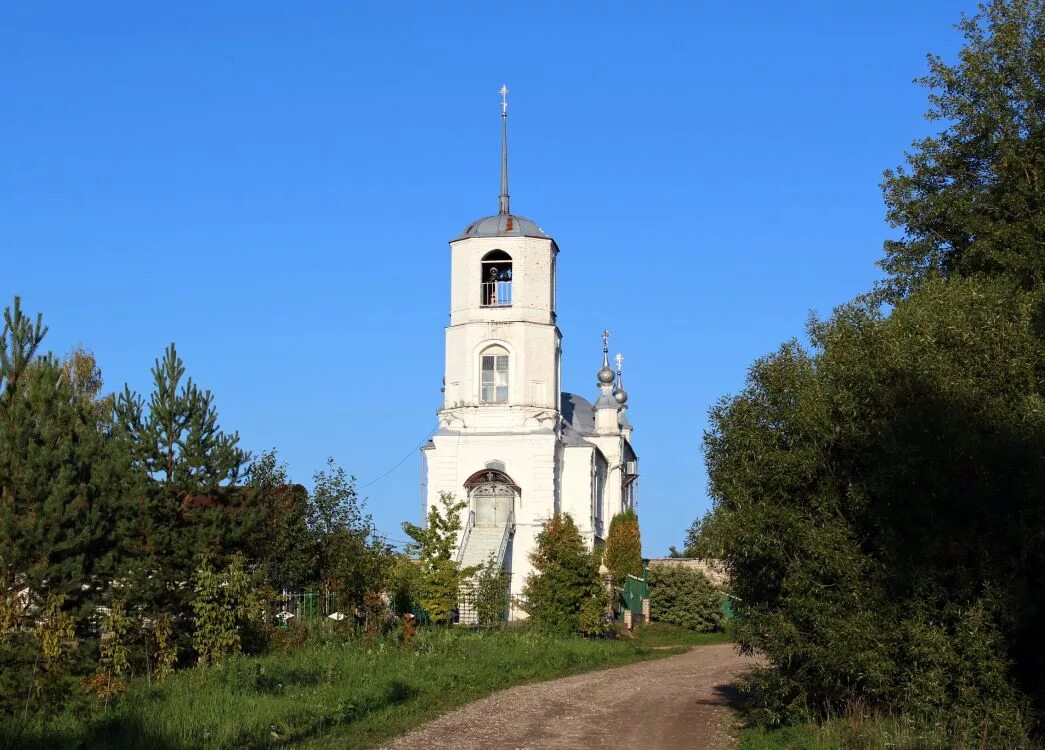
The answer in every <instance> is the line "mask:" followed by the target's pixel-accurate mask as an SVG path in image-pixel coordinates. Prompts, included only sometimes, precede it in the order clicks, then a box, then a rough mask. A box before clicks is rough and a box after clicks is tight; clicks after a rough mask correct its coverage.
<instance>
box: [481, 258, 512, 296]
mask: <svg viewBox="0 0 1045 750" xmlns="http://www.w3.org/2000/svg"><path fill="white" fill-rule="evenodd" d="M480 299H481V300H482V305H483V307H504V306H505V305H510V304H512V256H510V255H509V254H508V253H506V252H505V251H504V250H491V251H490V252H488V253H487V254H486V255H484V256H483V260H482V275H481V278H480Z"/></svg>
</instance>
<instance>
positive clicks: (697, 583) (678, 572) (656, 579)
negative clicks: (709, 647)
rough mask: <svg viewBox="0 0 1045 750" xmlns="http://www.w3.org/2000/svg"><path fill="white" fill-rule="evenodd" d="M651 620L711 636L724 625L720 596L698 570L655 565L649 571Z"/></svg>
mask: <svg viewBox="0 0 1045 750" xmlns="http://www.w3.org/2000/svg"><path fill="white" fill-rule="evenodd" d="M649 597H650V617H651V618H652V619H653V621H654V622H670V623H672V624H674V625H678V626H680V627H683V628H687V629H689V630H696V631H698V632H701V633H710V632H711V631H713V630H721V629H722V628H723V627H724V626H725V617H724V616H723V614H722V594H721V593H720V592H719V591H718V590H716V589H715V586H714V585H713V584H712V583H711V580H710V579H709V578H708V577H707V576H706V575H704V573H703V572H701V571H699V570H694V569H693V568H683V567H680V566H674V565H654V566H653V567H651V568H650V571H649Z"/></svg>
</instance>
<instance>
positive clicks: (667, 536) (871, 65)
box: [0, 1, 972, 555]
mask: <svg viewBox="0 0 1045 750" xmlns="http://www.w3.org/2000/svg"><path fill="white" fill-rule="evenodd" d="M648 5H649V6H650V7H648V8H646V9H643V10H639V9H638V8H637V6H634V5H632V6H625V5H624V4H612V5H611V4H598V5H596V4H585V5H581V4H563V3H548V4H534V3H528V4H525V5H509V4H506V3H483V4H470V5H457V6H455V7H454V8H452V9H450V8H447V9H442V10H433V4H430V3H424V4H418V5H414V6H411V5H409V4H402V3H397V4H388V3H382V4H377V3H370V4H362V3H359V4H349V3H333V2H331V3H308V4H304V3H275V2H257V1H255V2H250V3H247V2H241V3H235V2H227V3H220V4H219V3H209V4H204V3H179V4H168V7H161V5H159V4H153V3H130V2H128V3H106V2H100V3H90V4H87V3H64V4H63V3H51V4H46V5H45V4H41V3H23V4H15V3H6V4H4V5H3V6H2V7H0V89H2V92H3V101H4V107H3V110H2V113H0V303H2V304H7V303H8V302H9V300H10V299H11V298H12V297H13V295H15V294H19V295H21V296H22V297H23V304H24V306H25V307H26V308H27V309H28V310H30V311H34V312H35V311H43V312H44V315H45V319H46V322H47V323H48V324H49V325H50V329H51V332H50V334H49V336H48V345H49V348H51V349H52V350H54V351H56V352H65V351H68V350H69V349H71V348H72V347H74V346H75V345H77V344H83V345H84V346H86V347H88V348H90V349H92V350H93V351H94V352H95V354H96V356H97V357H98V359H99V361H100V363H101V365H102V368H103V371H104V375H105V379H106V384H107V386H108V387H110V388H113V389H117V388H121V387H122V385H123V383H125V382H126V383H129V384H130V385H131V386H132V387H133V388H136V389H138V390H142V391H145V390H147V389H148V387H149V384H150V376H149V368H150V366H151V365H152V362H153V360H154V359H155V357H156V356H158V355H159V354H160V353H161V352H162V350H163V348H164V347H165V346H166V345H167V343H168V342H171V341H174V342H176V343H177V346H178V349H179V352H180V353H181V354H182V356H183V357H184V359H185V361H186V364H187V367H188V371H189V373H190V374H191V375H192V376H193V377H194V379H195V380H196V381H197V382H198V383H200V384H201V385H203V386H205V387H208V388H211V389H212V390H213V391H214V392H215V394H216V398H217V403H218V407H219V410H220V414H221V419H222V423H223V425H224V426H225V427H226V428H230V429H235V430H238V431H239V433H240V436H241V440H242V443H243V445H244V446H245V447H246V448H248V449H250V450H254V451H257V450H261V449H265V448H269V447H276V448H277V449H278V450H279V453H280V455H281V456H282V457H283V458H284V459H285V460H286V461H287V462H288V463H289V465H290V469H291V473H292V475H293V477H294V478H295V479H296V480H298V481H302V482H305V483H310V482H311V475H312V473H313V472H314V471H315V470H316V469H319V468H321V467H322V465H323V463H324V460H325V458H326V456H328V455H332V456H334V457H335V459H336V460H337V461H338V462H339V463H341V464H342V465H344V466H345V467H346V469H347V470H348V471H350V472H352V473H353V474H355V475H356V476H357V477H358V478H359V480H360V484H361V485H367V484H369V483H370V482H371V481H372V480H374V479H375V478H376V477H378V476H380V475H381V474H383V473H385V472H386V471H388V470H389V469H391V468H392V467H393V466H395V465H396V464H397V462H399V461H400V460H402V459H404V457H408V458H407V459H406V460H405V461H404V462H403V463H402V465H401V466H399V468H398V469H396V470H395V471H393V472H392V473H390V474H389V475H388V476H387V477H385V478H384V479H381V480H380V481H377V482H374V483H373V484H370V485H369V486H367V487H366V488H365V490H364V494H365V495H366V496H367V497H368V498H369V501H368V508H369V510H370V511H371V512H372V513H373V515H374V517H375V519H376V521H377V522H378V525H379V526H380V528H381V529H382V530H383V531H384V532H385V533H386V534H388V535H389V536H390V537H392V538H395V539H402V538H403V535H402V532H401V531H400V530H399V522H400V521H402V520H404V519H410V520H417V517H418V515H419V513H420V487H419V480H420V477H419V473H420V468H419V458H418V455H417V451H416V450H415V448H416V447H417V445H418V444H419V443H420V442H421V440H422V438H423V437H424V436H425V435H426V434H427V433H428V432H429V430H430V429H431V428H432V427H433V426H434V424H435V410H436V409H437V408H438V406H439V400H440V392H439V388H440V379H441V377H442V368H443V326H444V325H445V324H446V322H447V315H448V297H449V288H448V281H449V249H448V245H447V242H448V241H449V240H450V239H452V238H453V237H455V236H456V235H457V234H458V233H459V232H460V230H461V229H462V228H463V227H464V226H465V225H467V224H468V223H469V222H470V221H472V220H474V219H476V218H478V217H480V216H484V215H487V214H490V213H495V212H496V205H497V203H496V201H497V193H498V180H499V175H498V166H499V165H498V158H499V155H498V149H499V138H500V133H499V97H498V95H497V90H498V88H499V87H500V85H501V84H502V83H504V82H506V83H507V84H508V85H509V87H510V88H511V91H512V93H511V96H510V107H511V120H510V130H511V134H510V138H511V156H512V163H511V194H512V208H513V210H514V211H515V212H516V213H518V214H521V215H524V216H529V217H530V218H533V219H534V220H536V221H537V222H538V223H539V224H540V225H541V226H542V227H543V228H544V229H545V230H546V231H548V232H549V233H550V234H551V235H552V236H554V237H555V239H556V240H557V242H558V244H559V247H560V249H561V253H560V256H559V273H560V276H559V322H560V326H561V328H562V332H563V336H564V347H565V355H564V364H563V379H564V386H565V387H566V388H567V389H568V390H571V391H575V392H578V393H581V394H584V395H587V396H589V397H591V396H593V395H594V394H595V393H596V388H595V373H596V370H597V369H598V366H599V364H600V347H601V342H600V340H599V332H600V331H601V330H602V329H603V328H604V327H608V328H609V329H610V330H611V331H612V332H613V338H612V341H611V347H612V349H613V351H614V352H616V351H622V352H623V353H624V355H625V382H626V385H627V388H628V391H629V393H630V394H631V398H630V405H631V410H630V417H631V420H632V422H633V423H634V424H635V426H636V432H635V435H634V439H635V442H636V446H637V448H638V451H639V453H640V456H641V458H642V478H641V480H640V482H641V485H640V494H639V510H640V518H641V522H642V533H643V537H644V551H645V553H646V554H647V555H660V554H664V553H665V552H666V551H667V548H668V545H670V544H679V543H680V542H681V540H682V537H683V534H684V531H685V529H686V527H687V526H688V525H689V524H690V522H691V521H692V520H693V519H694V518H696V517H698V516H700V515H702V514H703V513H704V511H705V510H706V509H707V508H708V507H709V500H708V498H707V494H706V484H707V476H706V473H705V470H704V465H703V461H702V457H701V451H700V446H701V437H702V434H703V431H704V430H705V428H706V426H707V411H708V408H709V407H710V406H711V405H713V404H714V403H715V402H716V401H717V400H718V399H719V398H721V397H722V396H724V395H726V394H729V393H735V392H736V391H738V390H739V389H740V388H741V387H742V385H743V382H744V376H745V372H746V370H747V368H748V366H749V365H750V364H751V363H752V361H753V360H754V359H756V358H757V357H759V356H761V355H763V354H765V353H767V352H769V351H771V350H773V349H775V348H776V347H777V346H778V345H779V344H780V343H781V342H782V341H784V340H785V339H787V338H789V337H792V336H796V335H801V334H802V331H803V326H804V323H805V321H806V319H807V317H808V315H809V312H810V311H811V310H812V311H816V312H818V313H820V314H828V313H829V312H830V310H831V309H832V308H833V307H834V306H835V305H838V304H839V303H841V302H844V301H845V300H847V299H849V298H851V297H852V296H854V295H856V294H858V293H860V292H862V291H865V290H866V289H868V288H869V287H870V285H871V284H872V282H873V280H874V279H875V278H876V277H877V275H878V272H877V269H876V267H875V266H874V263H875V261H876V260H877V259H878V258H879V257H880V255H881V243H882V240H883V239H884V238H885V237H886V236H888V235H889V233H890V232H891V230H890V229H889V227H888V226H887V225H886V223H885V221H884V208H883V205H882V200H881V194H880V191H879V189H878V183H879V182H880V179H881V173H882V170H883V169H885V168H888V167H893V166H895V165H897V164H899V163H900V162H901V161H902V159H903V152H904V149H905V148H907V147H908V146H909V144H910V143H911V141H912V140H913V139H914V138H916V137H918V136H919V135H922V134H925V133H927V132H929V125H928V124H927V123H926V122H925V121H924V120H923V119H922V115H923V113H924V111H925V108H926V100H925V92H924V91H923V90H922V89H921V88H919V87H917V86H914V85H912V83H911V81H912V79H913V78H915V77H917V76H919V75H922V74H923V73H924V72H925V68H926V65H925V55H926V53H928V52H935V53H939V54H942V55H944V57H945V58H950V59H953V57H954V54H955V52H956V50H957V49H958V47H959V46H960V38H959V36H958V34H957V32H955V31H954V29H953V24H954V23H955V22H956V21H957V20H958V18H959V14H960V12H961V11H962V10H967V11H968V10H971V9H972V4H971V3H967V2H959V3H944V2H935V3H930V2H925V3H911V2H903V3H900V2H882V3H867V4H853V3H811V4H810V3H794V4H792V3H765V4H747V3H708V2H701V3H678V4H659V3H657V4H648ZM567 6H568V7H567Z"/></svg>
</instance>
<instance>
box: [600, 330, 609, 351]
mask: <svg viewBox="0 0 1045 750" xmlns="http://www.w3.org/2000/svg"><path fill="white" fill-rule="evenodd" d="M602 350H603V351H604V352H608V351H609V350H610V332H609V330H608V329H607V330H603V332H602Z"/></svg>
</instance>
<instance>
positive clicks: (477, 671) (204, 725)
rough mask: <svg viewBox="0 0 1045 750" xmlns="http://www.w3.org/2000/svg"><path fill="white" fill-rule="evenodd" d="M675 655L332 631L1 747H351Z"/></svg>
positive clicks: (27, 731)
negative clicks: (544, 683) (497, 697)
mask: <svg viewBox="0 0 1045 750" xmlns="http://www.w3.org/2000/svg"><path fill="white" fill-rule="evenodd" d="M673 653H678V652H677V651H674V650H659V649H658V650H652V649H649V648H647V647H645V646H644V645H643V644H642V643H641V641H639V642H631V641H627V640H624V639H618V640H598V641H592V640H585V639H581V638H560V637H550V636H545V635H541V634H539V633H535V632H528V631H527V632H521V633H520V632H513V631H477V632H471V633H470V632H467V631H455V630H445V629H437V628H433V629H429V628H422V629H421V631H420V633H419V635H418V636H417V638H416V640H415V641H414V643H413V644H412V646H410V647H403V646H401V645H399V644H398V643H396V642H395V641H394V640H392V639H387V640H380V641H377V642H375V643H373V644H372V645H370V646H369V647H367V646H366V645H365V644H363V643H362V642H360V641H347V642H339V641H331V642H327V643H317V644H312V645H309V646H307V647H305V648H303V649H301V650H298V651H294V652H290V653H285V652H275V653H270V654H267V655H265V656H263V657H246V656H242V657H234V658H231V659H229V660H227V661H225V662H223V663H222V665H221V667H220V668H215V669H211V670H209V671H208V672H207V673H206V679H204V680H201V679H200V675H199V674H195V673H193V672H192V671H183V672H181V673H180V674H178V675H176V676H175V677H174V678H173V679H171V680H170V681H168V682H166V683H164V684H162V685H156V684H153V685H152V686H149V685H147V684H145V683H144V682H143V681H139V682H137V683H135V684H134V685H133V686H132V689H131V691H130V692H129V693H128V694H127V695H126V696H124V697H123V698H122V699H121V700H120V701H119V702H117V703H115V704H113V705H112V706H110V707H109V709H108V711H105V710H103V709H102V708H101V707H99V708H98V709H96V710H93V711H92V712H91V713H90V714H88V715H87V716H86V717H83V718H80V717H78V716H76V715H74V714H68V713H67V714H63V715H61V716H59V717H57V718H56V719H55V720H54V721H53V722H52V724H51V726H50V728H49V730H45V729H44V727H43V725H42V723H41V722H39V721H36V722H30V723H28V724H27V725H19V724H14V723H11V724H8V725H6V726H4V725H0V746H4V747H24V748H48V750H52V749H54V750H60V749H61V748H66V747H69V748H71V747H81V748H82V747H86V748H107V749H109V748H158V747H162V748H170V749H171V750H174V749H176V748H193V750H195V749H196V748H218V747H267V746H283V747H287V746H292V747H324V748H326V747H331V746H335V747H352V748H365V747H371V746H375V745H378V744H380V743H381V742H382V741H383V740H385V739H387V738H388V737H390V736H392V735H395V734H400V733H402V732H404V731H406V730H407V729H409V728H411V727H413V726H416V725H418V724H420V723H422V722H423V721H425V720H427V719H430V718H432V717H433V716H435V715H436V714H438V713H442V712H444V711H446V710H448V709H450V708H453V707H455V706H457V705H460V704H463V703H466V702H468V701H470V700H474V699H476V698H479V697H481V696H483V695H486V694H489V693H492V692H494V691H495V690H501V689H503V688H504V687H506V686H510V685H513V684H519V683H525V682H532V681H535V680H542V679H550V678H553V677H559V676H562V675H566V674H570V673H574V672H581V671H585V670H589V669H595V668H598V667H606V666H615V665H620V664H626V663H628V662H632V661H636V660H640V659H649V658H656V657H660V656H665V655H670V654H673Z"/></svg>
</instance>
